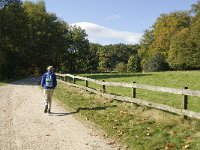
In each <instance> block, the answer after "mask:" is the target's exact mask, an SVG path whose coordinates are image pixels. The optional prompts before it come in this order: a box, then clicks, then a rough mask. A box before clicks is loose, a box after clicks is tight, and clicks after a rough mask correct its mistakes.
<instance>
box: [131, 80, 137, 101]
mask: <svg viewBox="0 0 200 150" xmlns="http://www.w3.org/2000/svg"><path fill="white" fill-rule="evenodd" d="M135 83H136V82H133V84H135ZM132 97H133V98H136V88H134V87H133V88H132Z"/></svg>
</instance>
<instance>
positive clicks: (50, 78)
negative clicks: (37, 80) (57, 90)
mask: <svg viewBox="0 0 200 150" xmlns="http://www.w3.org/2000/svg"><path fill="white" fill-rule="evenodd" d="M46 87H53V76H52V74H51V73H47V76H46Z"/></svg>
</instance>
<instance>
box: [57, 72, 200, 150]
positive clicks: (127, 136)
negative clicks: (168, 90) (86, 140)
mask: <svg viewBox="0 0 200 150" xmlns="http://www.w3.org/2000/svg"><path fill="white" fill-rule="evenodd" d="M78 76H85V77H88V78H93V79H96V80H105V81H112V82H126V83H132V82H133V81H135V82H136V83H139V84H146V85H155V86H162V87H173V88H180V89H181V88H184V87H185V86H187V87H188V88H189V89H192V90H200V85H199V84H198V83H199V82H198V81H199V80H200V79H199V76H200V72H199V71H183V72H155V73H137V74H127V73H126V74H117V73H106V74H78ZM76 83H77V84H80V85H84V84H85V83H84V82H82V81H77V82H76ZM89 87H91V88H96V89H101V86H99V85H96V84H93V83H90V82H89ZM106 90H107V92H109V93H113V94H118V95H124V96H131V89H128V88H123V89H122V88H121V87H120V88H117V87H106ZM55 97H56V98H57V100H58V101H59V102H60V103H61V104H62V105H63V106H64V107H66V108H67V109H68V110H69V111H71V112H73V114H75V116H77V118H80V119H81V120H84V121H86V122H92V123H94V124H95V126H96V127H97V129H100V130H102V132H103V133H104V136H105V137H109V138H112V139H113V141H112V143H120V144H122V146H124V147H125V148H126V149H131V150H132V149H134V150H135V149H136V150H137V149H147V150H148V149H198V148H199V147H200V144H199V143H200V121H199V120H195V119H190V118H188V119H187V120H184V119H183V118H182V116H178V115H174V114H171V113H168V112H163V111H159V110H156V109H152V108H147V107H143V106H138V105H134V104H131V103H123V102H118V101H115V100H110V99H105V98H103V97H101V96H98V95H95V94H93V93H90V92H86V91H85V90H81V89H78V88H75V87H72V86H67V85H66V84H62V83H59V84H58V87H57V89H56V90H55ZM137 98H140V99H144V100H150V101H156V102H158V103H164V104H167V105H172V106H173V107H177V108H179V107H181V103H182V99H183V96H182V95H181V96H180V95H172V94H169V95H168V94H165V93H162V94H159V93H158V92H150V91H144V90H137ZM199 99H200V98H198V97H189V106H188V107H189V109H190V110H193V111H197V112H199V111H200V107H199V105H200V103H199V101H200V100H199Z"/></svg>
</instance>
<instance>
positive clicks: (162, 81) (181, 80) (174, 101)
mask: <svg viewBox="0 0 200 150" xmlns="http://www.w3.org/2000/svg"><path fill="white" fill-rule="evenodd" d="M78 76H85V77H88V78H92V79H96V80H105V81H108V82H109V81H110V82H124V83H133V82H136V83H138V84H145V85H153V86H161V87H169V88H177V89H184V88H185V87H188V89H191V90H200V84H198V83H200V78H199V77H200V71H173V72H172V71H171V72H170V71H169V72H152V73H136V74H130V73H129V74H128V73H126V74H117V73H107V74H78ZM76 83H77V84H79V85H84V84H85V83H84V82H83V81H77V82H76ZM89 87H91V88H94V89H97V90H101V88H102V87H101V86H100V85H97V84H95V83H91V82H90V83H89ZM106 92H108V93H112V94H116V95H122V96H129V97H131V95H132V89H130V88H123V87H109V86H107V87H106ZM136 93H137V98H138V99H142V100H148V101H152V102H156V103H161V104H166V105H169V106H173V107H175V108H179V109H181V108H182V107H183V105H182V103H183V96H182V95H175V94H168V93H161V92H154V91H148V90H143V89H137V92H136ZM188 109H189V110H192V111H196V112H200V97H192V96H190V97H189V103H188Z"/></svg>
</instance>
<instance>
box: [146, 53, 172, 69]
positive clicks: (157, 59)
mask: <svg viewBox="0 0 200 150" xmlns="http://www.w3.org/2000/svg"><path fill="white" fill-rule="evenodd" d="M143 70H144V71H147V72H155V71H166V70H168V64H167V62H166V58H165V56H164V55H163V54H162V53H159V52H156V53H154V54H152V55H151V56H150V57H149V58H148V60H147V61H146V62H145V63H144V64H143Z"/></svg>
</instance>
